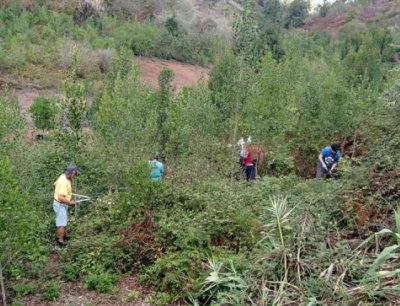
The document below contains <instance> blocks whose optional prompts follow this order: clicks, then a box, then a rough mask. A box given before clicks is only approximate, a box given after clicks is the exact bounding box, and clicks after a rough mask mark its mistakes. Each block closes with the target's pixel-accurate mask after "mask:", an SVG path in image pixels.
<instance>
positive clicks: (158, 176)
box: [147, 154, 164, 182]
mask: <svg viewBox="0 0 400 306" xmlns="http://www.w3.org/2000/svg"><path fill="white" fill-rule="evenodd" d="M147 165H148V166H149V168H150V178H151V180H152V181H153V182H159V181H161V180H162V174H163V173H164V164H163V163H162V162H160V157H159V156H158V154H156V155H155V156H154V157H153V159H152V160H149V161H148V162H147Z"/></svg>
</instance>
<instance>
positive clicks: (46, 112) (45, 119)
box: [29, 97, 56, 130]
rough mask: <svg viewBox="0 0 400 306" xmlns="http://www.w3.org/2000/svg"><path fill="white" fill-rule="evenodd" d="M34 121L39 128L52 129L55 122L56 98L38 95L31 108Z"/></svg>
mask: <svg viewBox="0 0 400 306" xmlns="http://www.w3.org/2000/svg"><path fill="white" fill-rule="evenodd" d="M29 112H30V113H31V114H32V118H33V123H34V125H35V127H36V128H37V129H42V130H44V129H52V128H54V124H55V115H56V109H55V105H54V98H49V97H38V98H36V99H35V100H34V101H33V104H32V105H31V107H30V108H29Z"/></svg>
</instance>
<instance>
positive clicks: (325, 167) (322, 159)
mask: <svg viewBox="0 0 400 306" xmlns="http://www.w3.org/2000/svg"><path fill="white" fill-rule="evenodd" d="M318 160H319V161H320V162H321V165H322V167H323V168H324V169H325V170H328V166H327V165H326V164H325V162H324V157H323V156H322V153H319V156H318Z"/></svg>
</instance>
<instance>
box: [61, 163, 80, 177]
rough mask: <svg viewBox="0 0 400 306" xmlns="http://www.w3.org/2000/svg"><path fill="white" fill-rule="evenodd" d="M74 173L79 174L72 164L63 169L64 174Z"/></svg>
mask: <svg viewBox="0 0 400 306" xmlns="http://www.w3.org/2000/svg"><path fill="white" fill-rule="evenodd" d="M74 171H76V174H81V172H80V170H79V169H78V167H77V166H75V165H73V164H71V165H68V167H67V168H66V169H65V173H66V174H68V175H70V174H72V172H74Z"/></svg>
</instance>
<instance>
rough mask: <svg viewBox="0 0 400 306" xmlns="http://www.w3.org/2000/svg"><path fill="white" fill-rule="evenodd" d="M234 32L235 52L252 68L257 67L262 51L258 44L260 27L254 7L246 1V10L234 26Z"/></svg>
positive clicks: (241, 13)
mask: <svg viewBox="0 0 400 306" xmlns="http://www.w3.org/2000/svg"><path fill="white" fill-rule="evenodd" d="M232 31H233V42H234V46H233V50H234V52H235V53H236V54H241V55H242V56H243V58H244V59H245V60H246V61H247V62H248V63H249V64H250V65H252V66H255V65H256V63H257V61H258V59H259V58H260V53H261V50H260V49H259V48H257V46H259V44H258V36H259V34H258V31H259V29H258V26H257V18H256V12H255V8H254V5H253V4H251V2H250V1H246V3H245V6H244V9H243V10H242V11H241V12H240V15H239V16H238V18H236V19H235V22H234V24H233V26H232Z"/></svg>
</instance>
